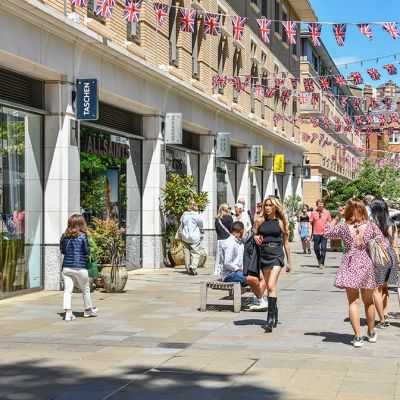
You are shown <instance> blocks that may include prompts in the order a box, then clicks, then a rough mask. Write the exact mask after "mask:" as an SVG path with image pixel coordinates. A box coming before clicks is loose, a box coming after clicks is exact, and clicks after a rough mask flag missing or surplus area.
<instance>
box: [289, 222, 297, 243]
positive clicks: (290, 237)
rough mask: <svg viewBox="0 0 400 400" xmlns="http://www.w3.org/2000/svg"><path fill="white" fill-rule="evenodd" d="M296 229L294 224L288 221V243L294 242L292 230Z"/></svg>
mask: <svg viewBox="0 0 400 400" xmlns="http://www.w3.org/2000/svg"><path fill="white" fill-rule="evenodd" d="M295 228H296V222H294V221H293V220H292V219H291V220H290V221H289V242H293V240H294V230H295Z"/></svg>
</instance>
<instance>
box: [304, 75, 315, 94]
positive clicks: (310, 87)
mask: <svg viewBox="0 0 400 400" xmlns="http://www.w3.org/2000/svg"><path fill="white" fill-rule="evenodd" d="M303 84H304V90H305V91H306V92H308V93H312V92H313V91H314V81H313V79H312V78H304V79H303Z"/></svg>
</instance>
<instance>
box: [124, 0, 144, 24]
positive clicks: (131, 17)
mask: <svg viewBox="0 0 400 400" xmlns="http://www.w3.org/2000/svg"><path fill="white" fill-rule="evenodd" d="M141 8H142V0H136V1H129V0H126V2H125V6H124V20H125V21H129V22H130V23H132V22H133V21H135V22H136V23H137V22H139V19H140V10H141Z"/></svg>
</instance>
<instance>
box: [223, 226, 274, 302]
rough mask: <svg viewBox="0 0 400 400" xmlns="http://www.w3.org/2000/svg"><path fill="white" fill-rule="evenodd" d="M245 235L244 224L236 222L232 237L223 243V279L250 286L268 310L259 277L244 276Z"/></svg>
mask: <svg viewBox="0 0 400 400" xmlns="http://www.w3.org/2000/svg"><path fill="white" fill-rule="evenodd" d="M244 233H245V229H244V225H243V223H242V222H240V221H235V222H234V223H233V225H232V229H231V235H230V236H229V237H228V239H226V240H223V241H222V242H221V249H220V250H221V265H222V270H221V278H222V280H223V281H224V282H240V283H241V284H242V285H243V286H246V285H249V286H250V287H251V290H252V291H253V293H254V295H255V296H256V298H257V299H258V300H259V304H261V305H262V307H264V308H266V307H267V305H266V303H265V300H264V298H263V293H262V292H263V289H262V288H261V286H260V280H259V278H258V276H253V275H247V276H245V275H244V274H243V255H244V244H243V240H242V239H243V235H244ZM264 289H265V288H264Z"/></svg>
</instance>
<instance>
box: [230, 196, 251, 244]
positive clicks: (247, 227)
mask: <svg viewBox="0 0 400 400" xmlns="http://www.w3.org/2000/svg"><path fill="white" fill-rule="evenodd" d="M233 220H234V221H240V222H242V223H243V225H244V234H243V240H244V241H246V240H247V238H248V236H249V233H250V231H251V221H250V218H249V216H248V215H247V214H246V213H245V212H244V206H243V204H242V203H236V204H235V215H234V217H233Z"/></svg>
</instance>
